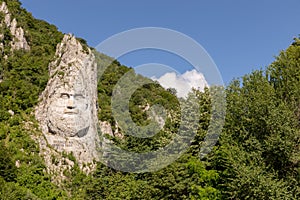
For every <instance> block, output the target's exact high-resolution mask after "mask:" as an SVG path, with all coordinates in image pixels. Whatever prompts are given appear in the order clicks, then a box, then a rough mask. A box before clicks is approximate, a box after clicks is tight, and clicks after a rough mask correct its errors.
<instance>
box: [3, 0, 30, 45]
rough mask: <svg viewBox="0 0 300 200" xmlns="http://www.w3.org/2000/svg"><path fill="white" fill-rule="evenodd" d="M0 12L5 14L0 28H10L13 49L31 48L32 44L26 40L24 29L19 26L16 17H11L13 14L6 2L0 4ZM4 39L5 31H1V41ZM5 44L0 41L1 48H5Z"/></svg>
mask: <svg viewBox="0 0 300 200" xmlns="http://www.w3.org/2000/svg"><path fill="white" fill-rule="evenodd" d="M0 13H2V15H3V19H2V21H0V28H2V29H5V28H7V29H9V31H10V34H11V35H12V41H11V42H10V45H11V48H12V50H20V49H23V50H26V51H28V50H30V46H29V45H28V42H27V41H26V38H25V34H24V30H23V28H22V27H18V23H17V20H16V19H11V18H12V17H11V14H10V12H9V10H8V8H7V5H6V3H5V2H2V4H1V5H0ZM3 39H4V33H1V32H0V41H2V40H3ZM3 48H4V44H3V42H0V49H2V50H3Z"/></svg>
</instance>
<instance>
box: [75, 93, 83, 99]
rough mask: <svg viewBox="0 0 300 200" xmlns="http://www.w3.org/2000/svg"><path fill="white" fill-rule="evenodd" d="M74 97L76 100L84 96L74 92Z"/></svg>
mask: <svg viewBox="0 0 300 200" xmlns="http://www.w3.org/2000/svg"><path fill="white" fill-rule="evenodd" d="M74 97H75V99H76V100H80V99H84V96H83V95H82V94H75V96H74Z"/></svg>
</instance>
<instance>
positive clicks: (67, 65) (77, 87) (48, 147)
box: [35, 35, 99, 173]
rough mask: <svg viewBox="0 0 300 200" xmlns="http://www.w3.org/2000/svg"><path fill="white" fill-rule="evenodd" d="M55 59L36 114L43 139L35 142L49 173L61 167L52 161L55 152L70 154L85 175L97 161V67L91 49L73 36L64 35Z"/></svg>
mask: <svg viewBox="0 0 300 200" xmlns="http://www.w3.org/2000/svg"><path fill="white" fill-rule="evenodd" d="M55 56H56V59H55V60H54V61H53V62H51V63H50V64H49V74H50V79H49V81H48V83H47V86H46V89H45V90H44V92H43V93H42V95H41V97H40V103H39V105H38V106H37V108H36V111H35V116H36V119H37V120H38V121H39V123H40V128H41V130H42V133H43V136H44V137H39V138H37V139H38V142H39V144H40V147H41V152H42V154H43V156H44V157H45V160H46V163H47V165H48V168H49V169H50V170H51V171H56V172H57V171H59V169H60V168H61V166H62V165H61V160H59V162H56V165H55V164H53V162H52V161H53V159H52V158H53V153H51V152H52V151H55V152H57V153H61V152H66V153H67V154H70V153H72V154H73V156H74V157H75V158H76V160H77V161H78V163H79V165H80V167H81V168H82V170H84V171H86V172H87V173H88V172H89V171H90V170H92V168H93V166H94V160H98V158H99V155H98V152H97V147H98V144H99V138H98V133H97V121H98V120H97V108H96V102H97V64H96V62H95V57H94V55H93V53H92V52H91V50H90V49H89V48H88V47H86V46H83V45H82V44H81V43H80V42H79V41H77V40H76V38H75V37H74V36H72V35H65V36H64V38H63V40H62V42H61V43H60V44H58V45H57V50H56V54H55ZM51 157H52V158H51ZM66 162H69V164H67V165H66V166H72V163H73V162H72V161H71V160H68V161H66ZM54 163H55V162H54ZM88 164H90V166H89V165H88Z"/></svg>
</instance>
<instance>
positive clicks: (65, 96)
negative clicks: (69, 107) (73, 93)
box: [60, 93, 70, 99]
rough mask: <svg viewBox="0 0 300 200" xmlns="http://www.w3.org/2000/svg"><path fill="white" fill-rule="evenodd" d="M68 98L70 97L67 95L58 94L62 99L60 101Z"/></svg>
mask: <svg viewBox="0 0 300 200" xmlns="http://www.w3.org/2000/svg"><path fill="white" fill-rule="evenodd" d="M69 97H70V95H69V94H67V93H61V94H60V98H62V99H68V98H69Z"/></svg>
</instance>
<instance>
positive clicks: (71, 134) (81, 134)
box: [48, 121, 90, 138]
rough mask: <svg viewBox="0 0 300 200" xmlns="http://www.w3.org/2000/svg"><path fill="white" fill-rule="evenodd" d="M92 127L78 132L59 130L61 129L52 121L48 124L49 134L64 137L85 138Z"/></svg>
mask: <svg viewBox="0 0 300 200" xmlns="http://www.w3.org/2000/svg"><path fill="white" fill-rule="evenodd" d="M89 128H90V126H87V127H85V128H82V129H80V130H79V131H77V132H76V130H75V129H73V130H69V131H67V130H61V129H59V127H58V126H57V125H54V124H53V123H52V122H51V121H49V123H48V130H49V133H52V134H55V135H56V134H58V135H62V136H67V137H76V136H77V137H79V138H81V137H84V136H86V135H87V133H88V131H89Z"/></svg>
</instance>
